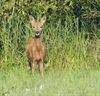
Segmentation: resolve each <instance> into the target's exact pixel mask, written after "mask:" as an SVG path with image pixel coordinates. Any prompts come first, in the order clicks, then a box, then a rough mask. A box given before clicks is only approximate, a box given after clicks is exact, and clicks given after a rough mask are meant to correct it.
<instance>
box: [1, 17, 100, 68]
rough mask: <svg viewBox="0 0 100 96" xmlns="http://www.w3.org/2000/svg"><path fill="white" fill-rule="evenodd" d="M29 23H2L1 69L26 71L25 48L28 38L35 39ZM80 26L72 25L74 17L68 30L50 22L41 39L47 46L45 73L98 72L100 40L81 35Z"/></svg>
mask: <svg viewBox="0 0 100 96" xmlns="http://www.w3.org/2000/svg"><path fill="white" fill-rule="evenodd" d="M28 21H29V20H28ZM28 21H22V20H19V19H17V18H12V19H11V20H9V22H7V21H3V20H2V22H1V29H0V31H1V32H0V43H1V46H0V48H1V51H0V52H1V53H0V69H7V68H13V67H27V65H28V63H27V58H26V54H25V46H26V43H27V41H28V38H30V37H33V36H34V32H33V31H32V28H31V25H30V22H28ZM77 23H78V21H77V19H75V18H74V19H73V21H72V19H71V17H66V24H65V26H62V25H61V21H60V20H58V21H57V22H56V24H54V25H55V26H54V25H53V24H52V23H48V22H47V23H46V24H45V26H44V28H43V32H42V36H41V38H42V40H43V42H44V43H45V46H46V59H45V65H46V69H48V68H50V69H52V68H53V69H56V68H57V69H64V68H72V69H75V68H78V69H80V68H86V69H89V68H99V65H100V64H99V60H100V59H99V52H100V46H99V39H98V38H97V37H96V38H93V39H91V40H90V39H88V38H86V33H88V32H86V31H85V30H82V31H81V32H79V29H78V27H77V26H78V25H77ZM99 31H100V30H98V32H99ZM94 33H95V30H94ZM95 36H96V34H95ZM95 36H94V37H95Z"/></svg>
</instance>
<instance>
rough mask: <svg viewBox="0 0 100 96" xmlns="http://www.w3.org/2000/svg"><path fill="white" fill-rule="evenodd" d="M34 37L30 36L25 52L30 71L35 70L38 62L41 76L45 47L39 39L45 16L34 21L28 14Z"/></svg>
mask: <svg viewBox="0 0 100 96" xmlns="http://www.w3.org/2000/svg"><path fill="white" fill-rule="evenodd" d="M29 19H30V22H31V25H32V28H33V31H34V32H35V37H33V38H31V39H30V40H29V41H28V43H27V46H26V54H27V58H28V62H29V65H30V68H31V70H32V73H34V70H35V64H36V63H37V64H39V66H40V73H41V75H42V76H43V72H44V57H45V47H44V45H43V43H42V41H41V39H40V35H41V30H42V26H43V24H44V23H45V21H46V16H43V17H42V18H41V20H40V21H36V20H35V19H34V17H33V16H29Z"/></svg>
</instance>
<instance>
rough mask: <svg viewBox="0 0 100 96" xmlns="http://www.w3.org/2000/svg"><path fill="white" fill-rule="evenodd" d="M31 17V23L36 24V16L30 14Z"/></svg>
mask: <svg viewBox="0 0 100 96" xmlns="http://www.w3.org/2000/svg"><path fill="white" fill-rule="evenodd" d="M29 19H30V22H31V24H32V25H33V26H34V25H35V23H36V21H35V19H34V17H33V16H31V15H30V16H29Z"/></svg>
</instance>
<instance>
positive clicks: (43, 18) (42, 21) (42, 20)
mask: <svg viewBox="0 0 100 96" xmlns="http://www.w3.org/2000/svg"><path fill="white" fill-rule="evenodd" d="M45 21H46V16H43V17H42V18H41V20H40V23H41V26H43V24H44V23H45Z"/></svg>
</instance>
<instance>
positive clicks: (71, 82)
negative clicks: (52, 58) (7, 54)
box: [0, 69, 100, 96]
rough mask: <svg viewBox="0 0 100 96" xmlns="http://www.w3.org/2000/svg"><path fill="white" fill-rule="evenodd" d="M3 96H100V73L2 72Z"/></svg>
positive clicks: (80, 71) (22, 70)
mask: <svg viewBox="0 0 100 96" xmlns="http://www.w3.org/2000/svg"><path fill="white" fill-rule="evenodd" d="M0 96H100V71H98V70H66V71H61V70H60V71H47V72H45V75H44V77H41V76H40V74H39V73H38V72H36V73H35V74H34V76H33V75H32V74H31V73H30V72H29V71H27V70H24V69H13V70H10V71H5V72H1V71H0Z"/></svg>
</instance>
